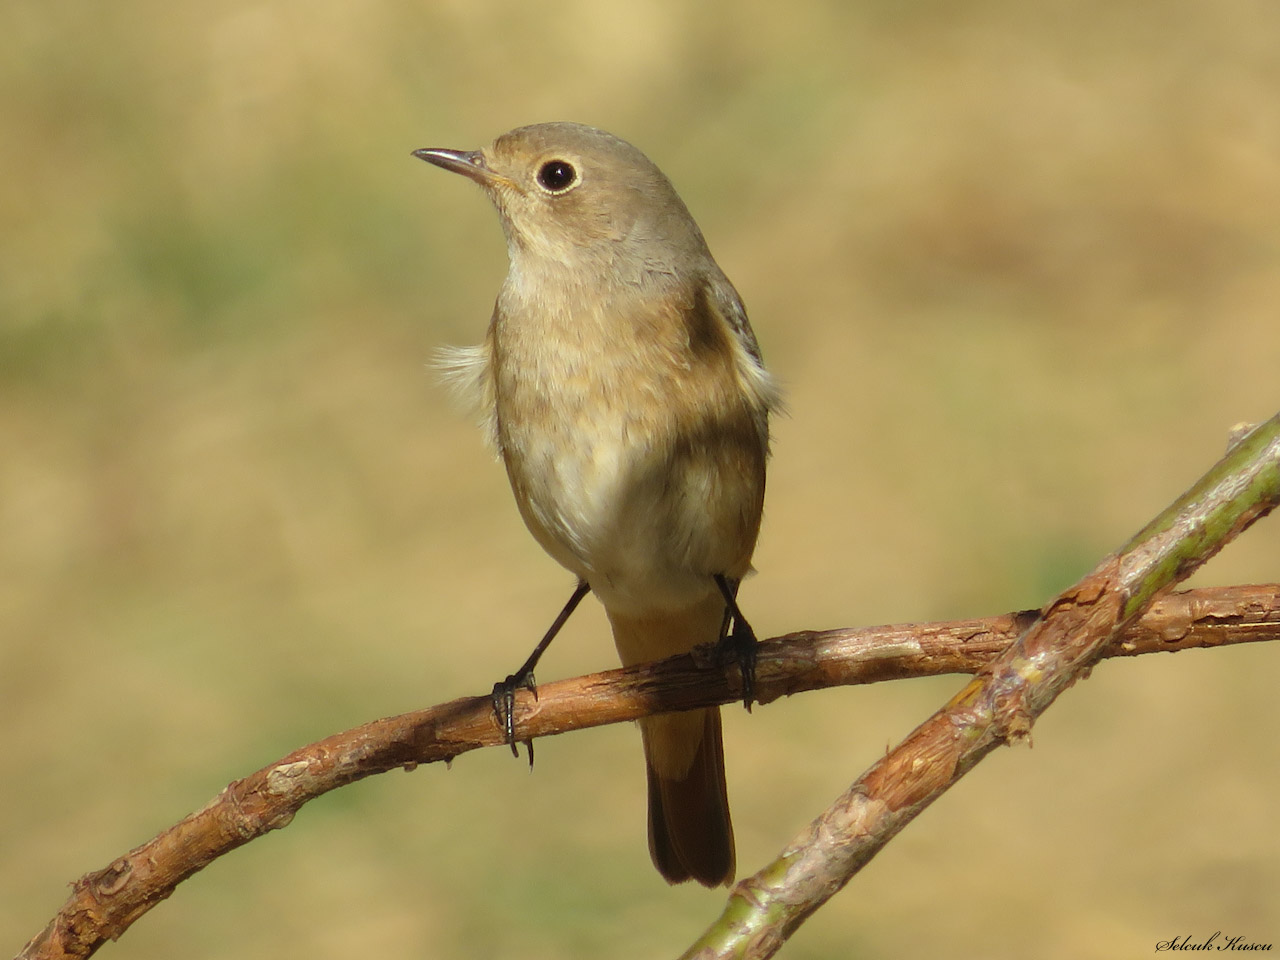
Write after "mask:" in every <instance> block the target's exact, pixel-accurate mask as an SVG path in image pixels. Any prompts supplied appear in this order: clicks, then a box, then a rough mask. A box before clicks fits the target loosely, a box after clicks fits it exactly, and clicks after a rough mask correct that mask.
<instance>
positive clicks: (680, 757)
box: [415, 123, 778, 886]
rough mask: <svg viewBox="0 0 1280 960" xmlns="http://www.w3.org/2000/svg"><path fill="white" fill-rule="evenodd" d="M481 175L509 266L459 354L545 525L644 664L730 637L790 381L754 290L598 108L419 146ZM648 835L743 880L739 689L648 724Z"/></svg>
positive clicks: (514, 482) (548, 542) (545, 540)
mask: <svg viewBox="0 0 1280 960" xmlns="http://www.w3.org/2000/svg"><path fill="white" fill-rule="evenodd" d="M415 155H416V156H419V157H421V158H422V159H424V160H427V161H430V162H431V163H434V164H436V165H437V166H441V167H444V168H445V169H448V170H452V171H454V172H457V173H461V174H463V175H465V176H467V177H469V178H470V179H472V180H475V181H476V182H477V183H479V184H480V185H481V186H482V187H483V188H484V189H485V192H486V193H487V194H488V195H489V197H490V199H491V200H492V201H493V203H494V205H495V206H496V207H497V209H498V213H499V215H500V218H501V221H502V227H503V231H504V233H505V235H506V238H507V248H508V254H509V257H510V269H509V272H508V274H507V278H506V280H505V282H504V283H503V285H502V290H501V292H500V293H499V295H498V301H497V304H496V306H495V309H494V313H493V319H492V322H491V323H490V326H489V331H488V336H487V338H486V340H485V343H484V344H483V345H481V346H480V347H473V348H464V349H462V350H455V351H453V352H452V353H451V354H450V362H449V366H450V368H451V376H452V377H453V379H454V380H455V381H457V382H459V383H462V384H464V385H466V386H468V387H469V388H470V389H471V392H472V394H473V396H474V397H475V398H476V400H477V402H478V404H479V406H480V407H481V409H482V410H483V413H484V418H485V422H486V426H487V429H488V432H489V434H490V436H491V438H492V439H493V440H494V442H495V443H496V445H497V448H498V450H499V452H500V454H501V456H502V460H503V462H504V464H505V465H506V468H507V475H508V477H509V478H510V481H511V487H512V490H513V491H514V493H515V497H516V503H517V505H518V506H519V509H520V514H521V516H522V517H523V519H524V521H525V524H526V525H527V526H528V527H529V530H530V531H531V532H532V533H533V535H534V537H535V538H536V539H537V540H538V542H539V543H540V544H541V545H542V547H543V548H544V549H545V550H546V551H547V552H548V553H549V554H550V555H551V556H552V557H553V558H554V559H555V560H557V561H558V562H559V563H560V564H562V565H563V566H564V567H566V568H567V569H568V570H570V571H572V572H573V573H574V574H575V575H576V576H577V577H578V578H579V579H580V580H582V581H584V582H586V583H587V584H589V585H590V587H591V591H592V592H593V593H595V594H596V596H597V597H599V598H600V601H601V602H602V603H603V604H604V607H605V610H606V612H607V613H608V615H609V620H610V623H611V625H612V627H613V632H614V640H615V643H616V645H617V648H618V652H619V654H620V656H621V658H622V661H623V663H624V664H632V663H638V662H644V661H648V660H654V659H658V658H660V657H666V656H671V655H673V654H677V653H683V652H687V651H688V650H690V649H692V648H693V647H694V646H696V645H698V644H702V643H709V642H712V641H714V640H716V638H717V636H718V634H719V631H720V628H721V625H722V622H723V619H724V613H725V602H724V598H723V597H722V595H721V593H720V591H719V588H718V586H717V584H716V580H715V578H716V577H717V576H719V577H723V578H727V579H728V580H731V581H737V580H740V579H741V578H742V577H743V576H745V575H746V573H747V572H748V571H749V570H750V564H751V554H752V551H753V550H754V548H755V542H756V536H757V534H758V532H759V527H760V514H761V509H762V506H763V500H764V483H765V459H766V456H767V451H768V414H769V412H770V410H772V409H774V408H776V406H777V403H778V395H777V391H776V388H775V387H774V385H773V382H772V380H771V379H770V378H769V375H768V374H767V373H766V372H765V370H764V367H763V365H762V364H761V361H760V351H759V348H758V347H757V345H756V341H755V337H754V335H753V333H752V331H751V327H750V325H749V324H748V322H747V317H746V312H745V311H744V310H743V307H742V303H741V301H740V300H739V298H738V295H737V292H736V291H735V290H734V289H733V286H732V285H731V284H730V283H729V281H728V279H727V278H726V277H725V276H724V274H723V273H722V272H721V270H720V268H719V267H718V266H717V265H716V263H715V261H714V260H713V259H712V257H711V254H710V252H709V251H708V250H707V246H706V243H705V241H704V240H703V237H702V233H701V231H699V229H698V226H697V224H696V223H694V221H693V218H692V217H691V216H690V215H689V211H688V210H687V209H686V208H685V205H684V203H683V202H682V201H681V200H680V198H679V196H678V195H677V194H676V192H675V190H674V188H673V187H672V186H671V184H670V182H669V181H668V180H667V178H666V177H665V176H663V174H662V173H661V172H660V171H659V170H658V168H657V167H656V166H654V165H653V163H651V162H650V161H649V159H648V158H647V157H645V156H644V154H642V153H641V152H640V151H639V150H637V149H636V148H635V147H633V146H631V145H630V144H628V143H626V142H625V141H623V140H619V139H618V138H617V137H614V136H612V135H610V134H608V133H605V132H603V131H601V130H596V129H594V128H591V127H586V126H582V125H580V124H572V123H548V124H537V125H535V126H530V127H521V128H519V129H516V130H513V131H511V132H509V133H506V134H503V135H502V136H501V137H499V138H498V139H497V140H496V141H494V143H493V144H492V145H490V146H489V147H486V148H484V149H483V150H478V151H469V152H463V151H456V150H442V149H426V150H419V151H417V152H416V154H415ZM640 728H641V734H642V737H643V740H644V748H645V758H646V763H647V770H648V782H649V842H650V851H651V853H652V855H653V860H654V863H655V864H656V865H657V867H658V869H659V871H660V872H661V873H662V875H663V876H664V877H666V878H667V880H669V881H670V882H672V883H678V882H680V881H683V880H687V879H694V880H697V881H699V882H700V883H703V884H706V885H708V886H715V885H718V884H722V883H729V882H731V881H732V878H733V873H734V848H733V830H732V827H731V824H730V819H729V807H728V802H727V799H726V795H725V780H724V754H723V747H722V745H721V733H720V714H719V710H718V709H712V710H695V711H690V712H687V713H676V714H666V715H662V716H657V717H650V718H646V719H645V720H643V721H641V724H640Z"/></svg>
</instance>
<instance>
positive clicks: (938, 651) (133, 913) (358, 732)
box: [19, 584, 1280, 958]
mask: <svg viewBox="0 0 1280 960" xmlns="http://www.w3.org/2000/svg"><path fill="white" fill-rule="evenodd" d="M1036 619H1037V614H1036V613H1035V612H1034V611H1030V612H1023V613H1014V614H1006V615H1003V616H998V617H990V618H987V619H975V620H957V621H950V622H943V623H925V624H898V625H893V626H883V627H867V628H862V629H850V628H842V629H838V630H818V631H801V632H798V633H790V634H787V635H785V636H782V637H776V638H774V639H771V640H766V641H764V642H762V643H761V644H760V655H759V660H758V663H757V693H758V695H759V697H760V699H761V701H762V702H766V703H767V702H769V701H771V700H776V699H778V698H779V697H782V696H789V695H791V694H794V693H802V692H804V691H806V690H817V689H822V688H825V687H834V686H842V685H848V684H859V683H875V682H877V681H880V680H896V679H904V678H908V677H923V676H937V675H940V674H946V673H975V672H977V671H978V670H981V669H982V668H983V667H985V666H986V665H988V664H989V663H991V661H992V660H993V659H994V658H995V657H996V656H997V655H998V654H999V653H1000V651H1002V650H1004V649H1005V648H1006V647H1008V645H1009V644H1010V643H1012V642H1013V641H1014V640H1016V639H1017V637H1018V635H1019V633H1020V632H1021V631H1023V630H1025V629H1026V627H1027V626H1028V625H1029V624H1031V623H1034V622H1035V621H1036ZM1267 640H1280V584H1267V585H1260V586H1240V587H1216V588H1212V589H1205V590H1191V591H1187V592H1185V593H1177V594H1173V595H1171V596H1168V597H1164V598H1162V599H1160V600H1158V601H1157V602H1156V603H1155V604H1153V606H1152V608H1151V609H1150V610H1149V611H1148V612H1147V614H1146V615H1145V616H1144V617H1143V618H1142V619H1141V620H1139V621H1138V622H1137V623H1135V624H1134V625H1133V626H1132V627H1130V628H1129V629H1128V630H1127V631H1125V632H1124V634H1123V635H1121V636H1120V637H1119V638H1118V639H1117V640H1116V642H1115V643H1113V644H1112V645H1111V646H1110V647H1109V648H1108V649H1107V650H1106V652H1105V656H1108V657H1124V656H1138V655H1140V654H1148V653H1161V652H1173V651H1178V650H1190V649H1193V648H1197V647H1217V646H1226V645H1230V644H1237V643H1254V642H1260V641H1267ZM696 659H698V660H706V661H708V662H709V661H710V658H709V657H707V656H706V655H701V656H699V657H698V658H696ZM740 695H741V694H740V692H739V685H738V682H737V678H736V668H734V667H730V668H727V669H726V670H725V671H724V672H723V673H719V672H713V671H712V670H711V669H709V668H708V666H707V665H706V664H703V663H697V662H695V657H694V656H693V655H685V656H680V657H672V658H671V659H669V660H664V661H661V662H659V663H654V664H645V665H641V666H636V667H630V668H626V669H615V670H606V671H604V672H602V673H597V674H592V675H589V676H585V677H576V678H573V679H569V680H558V681H555V682H553V683H548V684H545V685H543V686H541V687H540V688H539V690H538V699H537V700H536V701H534V699H533V697H532V696H530V695H529V694H527V693H522V694H521V696H520V698H519V701H518V709H519V715H518V718H517V722H518V729H519V730H520V732H521V734H522V735H525V736H529V737H544V736H551V735H553V734H557V733H567V732H569V731H571V730H577V729H581V728H585V727H594V726H602V725H604V724H608V723H617V722H621V721H625V720H635V719H638V718H639V717H642V716H647V715H649V714H651V713H658V712H662V711H665V710H681V709H689V708H692V707H699V706H711V705H713V704H717V703H721V704H723V703H731V702H734V701H736V700H737V699H738V697H739V696H740ZM500 745H503V740H502V732H501V731H500V730H499V729H498V726H497V724H496V723H495V722H494V718H493V710H492V707H491V706H490V701H489V698H488V697H468V698H464V699H461V700H455V701H453V702H451V703H445V704H441V705H439V706H436V707H432V708H430V709H427V710H419V711H416V712H414V713H407V714H404V715H402V716H398V717H391V718H388V719H384V720H375V721H374V722H372V723H367V724H364V725H362V726H359V727H356V728H354V729H352V730H348V731H346V732H345V733H340V734H336V735H335V736H332V737H329V738H327V739H325V740H321V741H320V742H318V743H313V744H310V745H309V746H306V747H303V748H302V749H301V750H297V751H294V752H293V753H291V754H289V755H288V756H287V757H284V758H282V759H281V760H278V761H276V762H275V763H272V764H270V765H268V766H266V767H263V768H262V769H261V770H259V771H257V772H256V773H253V774H251V775H249V776H248V777H245V778H244V779H243V780H237V781H236V782H234V783H232V784H230V785H229V786H227V787H226V789H224V790H223V791H222V792H221V793H220V794H219V795H218V796H217V797H215V798H214V799H213V800H212V801H211V802H210V803H209V804H207V805H206V806H205V807H204V808H202V809H201V810H198V811H197V812H195V813H193V814H191V815H190V816H188V817H187V818H185V819H184V820H182V821H181V822H180V823H177V824H175V825H174V826H172V827H170V828H169V829H167V830H165V831H164V832H163V833H161V834H160V835H159V836H157V837H155V838H154V839H152V840H150V841H148V842H147V843H145V844H143V845H142V846H140V847H138V848H136V849H134V850H132V851H130V852H129V853H127V854H125V855H124V856H122V857H120V858H118V859H117V860H115V861H114V862H113V863H112V864H111V865H110V866H108V867H106V868H105V869H103V870H98V871H96V872H94V873H90V874H87V875H86V876H84V877H82V878H81V879H80V880H79V881H77V882H76V884H75V886H74V890H73V892H72V895H71V897H70V898H69V899H68V900H67V902H66V904H65V905H64V906H63V907H62V909H61V910H60V911H59V912H58V914H57V916H55V917H54V918H53V920H52V921H50V923H49V925H48V926H47V927H46V928H45V929H44V931H43V932H42V933H41V934H39V935H38V936H37V937H36V938H35V939H33V940H32V941H31V942H30V943H29V944H28V945H27V947H26V948H25V949H24V950H23V952H22V953H21V954H19V957H20V958H37V957H40V958H53V957H87V956H89V955H91V954H92V953H93V952H94V951H95V950H96V949H97V948H98V947H99V946H100V945H101V944H102V943H104V942H105V941H106V940H109V939H110V940H114V939H117V938H118V937H119V936H120V935H121V934H123V933H124V931H125V930H126V929H128V927H129V926H130V925H131V924H132V923H133V922H134V921H135V920H137V919H138V918H139V917H140V916H142V914H144V913H146V911H147V910H149V909H150V908H151V907H153V906H155V905H156V904H157V903H159V902H160V901H161V900H163V899H165V898H166V897H168V896H169V894H171V893H172V892H173V890H174V888H175V887H176V886H177V885H178V884H179V883H181V882H182V881H183V880H185V879H186V878H187V877H189V876H191V875H192V874H193V873H196V872H197V871H199V870H201V869H202V868H204V867H205V866H207V865H208V864H210V863H212V862H213V861H214V860H215V859H217V858H218V857H220V856H222V855H224V854H226V853H229V852H231V851H232V850H234V849H235V848H236V847H238V846H240V845H242V844H244V843H248V842H249V841H250V840H253V839H254V838H255V837H259V836H261V835H262V834H264V833H267V832H268V831H270V830H275V829H278V828H280V827H284V826H287V825H288V823H289V821H290V820H292V819H293V815H294V814H295V813H296V812H297V811H298V810H299V809H300V808H301V807H302V805H303V804H305V803H306V802H307V801H308V800H313V799H315V798H316V797H318V796H320V795H321V794H323V793H327V792H328V791H330V790H333V789H336V788H337V787H341V786H343V785H344V784H348V783H352V782H354V781H356V780H360V779H363V778H364V777H368V776H372V775H374V774H378V773H385V772H386V771H388V770H395V769H398V768H401V767H407V768H412V767H414V766H415V765H417V764H419V763H431V762H436V761H441V760H443V761H448V760H450V759H452V758H453V757H455V756H458V755H459V754H462V753H466V752H468V751H470V750H475V749H478V748H480V747H491V746H500Z"/></svg>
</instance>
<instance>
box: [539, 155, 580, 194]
mask: <svg viewBox="0 0 1280 960" xmlns="http://www.w3.org/2000/svg"><path fill="white" fill-rule="evenodd" d="M577 182H578V171H577V170H575V169H574V166H573V164H571V163H570V162H569V161H568V160H548V161H547V162H546V163H544V164H543V165H542V166H540V167H539V168H538V185H539V186H541V187H542V189H543V190H546V191H547V192H548V193H564V192H565V191H566V190H568V189H569V188H570V187H572V186H575V185H576V184H577Z"/></svg>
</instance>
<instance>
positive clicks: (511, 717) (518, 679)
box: [493, 580, 591, 766]
mask: <svg viewBox="0 0 1280 960" xmlns="http://www.w3.org/2000/svg"><path fill="white" fill-rule="evenodd" d="M590 592H591V587H590V586H589V585H588V584H587V582H586V581H585V580H579V581H578V585H577V586H576V587H574V590H573V596H571V597H570V598H569V602H568V603H566V604H565V605H564V609H563V610H561V611H560V614H559V616H557V617H556V618H555V620H554V621H553V622H552V624H551V626H550V627H548V628H547V632H546V633H545V634H544V635H543V637H542V639H541V640H539V641H538V645H537V646H536V647H534V648H533V653H531V654H529V659H528V660H526V661H525V662H524V664H523V665H521V667H520V669H519V670H517V671H516V672H515V673H513V674H511V675H510V676H509V677H507V678H506V679H505V680H502V681H500V682H499V683H495V684H494V685H493V713H494V716H495V717H497V719H498V726H500V727H502V730H503V733H504V734H505V735H506V739H507V743H508V744H509V745H510V747H511V753H512V755H513V756H517V757H518V756H520V751H519V750H518V749H516V718H515V709H516V691H517V690H518V689H520V688H521V687H524V688H525V689H526V690H529V691H530V692H532V693H533V695H534V697H535V698H536V697H537V696H538V687H537V685H536V684H535V683H534V682H533V668H534V667H536V666H537V665H538V660H539V659H540V658H541V657H542V655H543V654H544V653H546V652H547V647H549V646H551V641H552V640H554V639H555V638H556V634H557V633H559V632H560V628H561V627H563V626H564V625H565V622H566V621H567V620H568V619H569V617H570V616H571V615H572V614H573V611H574V610H576V609H577V608H578V604H579V603H581V602H582V598H583V597H585V596H586V595H587V594H588V593H590ZM527 745H528V747H529V766H533V743H532V742H530V743H528V744H527Z"/></svg>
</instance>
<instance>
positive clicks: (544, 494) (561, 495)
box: [503, 418, 762, 615]
mask: <svg viewBox="0 0 1280 960" xmlns="http://www.w3.org/2000/svg"><path fill="white" fill-rule="evenodd" d="M717 450H718V448H717V447H715V446H710V447H705V448H699V449H689V448H688V447H687V445H679V444H676V443H673V442H672V441H671V440H669V439H664V438H663V437H661V436H654V435H653V434H652V433H646V432H645V431H643V430H642V429H640V428H639V425H638V424H636V423H629V422H628V421H627V420H626V419H625V418H621V419H617V420H615V421H613V422H608V421H601V420H600V419H592V420H590V421H588V422H582V421H579V422H578V423H577V425H576V427H575V429H573V430H572V431H567V432H561V431H560V430H550V431H548V430H545V429H537V428H533V429H521V428H520V427H519V426H514V428H513V429H511V430H509V431H508V435H507V437H506V438H505V440H504V444H503V451H504V458H505V459H506V462H507V469H508V472H509V474H510V476H511V482H512V486H513V488H514V489H515V491H516V499H517V502H518V503H519V504H520V510H521V514H522V515H523V517H524V520H525V523H526V524H527V525H528V526H529V529H530V530H531V531H532V533H533V535H534V536H535V537H536V538H537V539H538V541H539V543H541V545H542V547H543V548H544V549H545V550H546V551H547V552H548V553H549V554H550V555H551V556H552V557H553V558H554V559H556V560H557V561H558V562H559V563H560V564H561V565H562V566H564V567H566V568H567V569H569V570H570V571H572V572H573V573H574V574H576V575H577V576H578V577H580V578H582V579H583V580H586V581H587V582H588V583H589V584H590V585H591V588H592V590H593V591H594V592H595V593H596V594H597V595H598V596H599V598H600V600H601V601H602V602H603V603H604V604H605V606H606V607H608V608H609V609H610V610H611V611H614V612H618V613H629V614H632V615H642V614H652V613H655V612H661V611H672V610H680V609H684V608H687V607H688V606H690V605H692V604H694V603H697V602H698V601H699V600H701V599H702V598H703V597H705V596H706V595H707V594H708V593H711V592H714V591H715V590H716V586H715V583H714V581H713V579H712V576H713V575H714V574H717V573H723V574H726V575H728V576H731V577H741V576H742V575H743V574H744V573H745V572H746V570H747V568H748V565H749V563H750V554H751V549H752V547H753V546H754V541H755V532H756V529H757V527H758V523H759V503H760V499H761V492H762V491H757V490H755V489H752V487H753V483H752V482H751V478H746V477H742V476H735V464H734V463H732V462H725V461H726V458H724V457H719V456H717V455H716V454H717ZM727 459H728V460H730V461H731V460H732V459H733V458H732V457H730V458H727Z"/></svg>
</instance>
